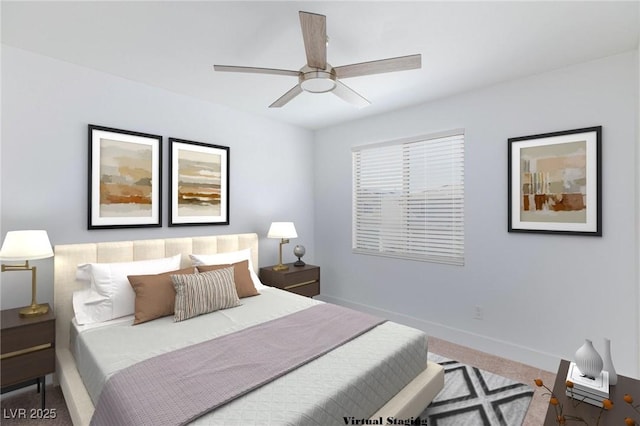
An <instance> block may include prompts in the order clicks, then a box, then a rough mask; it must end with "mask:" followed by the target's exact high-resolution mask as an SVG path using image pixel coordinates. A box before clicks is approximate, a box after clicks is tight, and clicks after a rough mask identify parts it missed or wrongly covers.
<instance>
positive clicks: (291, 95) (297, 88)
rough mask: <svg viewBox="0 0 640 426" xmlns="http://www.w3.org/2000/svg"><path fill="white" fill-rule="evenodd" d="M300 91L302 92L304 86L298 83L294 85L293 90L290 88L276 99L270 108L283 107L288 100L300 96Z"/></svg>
mask: <svg viewBox="0 0 640 426" xmlns="http://www.w3.org/2000/svg"><path fill="white" fill-rule="evenodd" d="M300 93H302V87H300V85H299V84H296V85H295V86H293V88H292V89H291V90H289V91H288V92H287V93H285V94H284V95H282V96H280V98H278V100H276V101H275V102H274V103H272V104H271V105H269V108H280V107H283V106H284V105H285V104H286V103H287V102H289V101H290V100H292V99H293V98H295V97H296V96H298V95H299V94H300Z"/></svg>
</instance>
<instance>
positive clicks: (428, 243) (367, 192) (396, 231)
mask: <svg viewBox="0 0 640 426" xmlns="http://www.w3.org/2000/svg"><path fill="white" fill-rule="evenodd" d="M352 161H353V212H352V215H353V216H352V221H353V251H354V252H355V253H361V254H373V255H382V256H392V257H401V258H407V259H415V260H424V261H430V262H438V263H448V264H454V265H464V131H463V130H456V131H452V132H447V133H443V134H438V135H430V136H422V137H418V138H412V139H405V140H400V141H391V142H384V143H379V144H373V145H364V146H358V147H354V148H353V149H352Z"/></svg>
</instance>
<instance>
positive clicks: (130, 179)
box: [87, 124, 162, 230]
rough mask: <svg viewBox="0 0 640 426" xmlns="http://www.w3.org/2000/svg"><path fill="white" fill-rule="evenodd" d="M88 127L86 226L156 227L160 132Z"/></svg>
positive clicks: (159, 217)
mask: <svg viewBox="0 0 640 426" xmlns="http://www.w3.org/2000/svg"><path fill="white" fill-rule="evenodd" d="M88 130H89V134H88V141H89V162H88V163H89V164H88V166H89V167H88V179H87V180H88V209H87V212H88V229H90V230H91V229H116V228H142V227H160V226H162V136H159V135H152V134H148V133H141V132H135V131H130V130H122V129H115V128H112V127H105V126H98V125H94V124H89V125H88Z"/></svg>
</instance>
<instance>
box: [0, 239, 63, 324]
mask: <svg viewBox="0 0 640 426" xmlns="http://www.w3.org/2000/svg"><path fill="white" fill-rule="evenodd" d="M47 257H53V250H52V249H51V243H50V242H49V236H48V235H47V231H9V232H7V235H6V236H5V237H4V242H3V243H2V248H0V260H9V261H18V260H24V264H23V265H5V264H4V263H3V264H2V272H6V271H31V306H27V307H25V308H23V309H21V310H20V316H21V317H34V316H38V315H44V314H46V313H47V312H48V311H49V307H48V306H47V305H39V304H37V303H36V267H35V266H29V261H30V260H36V259H46V258H47Z"/></svg>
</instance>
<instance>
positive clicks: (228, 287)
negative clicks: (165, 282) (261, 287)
mask: <svg viewBox="0 0 640 426" xmlns="http://www.w3.org/2000/svg"><path fill="white" fill-rule="evenodd" d="M171 281H173V287H174V288H175V289H176V305H175V309H174V314H173V320H174V321H175V322H178V321H184V320H186V319H189V318H193V317H195V316H198V315H202V314H206V313H209V312H213V311H217V310H219V309H227V308H233V307H234V306H238V305H239V304H240V299H239V298H238V292H237V291H236V285H235V282H234V279H233V266H231V267H229V268H224V269H217V270H215V271H210V272H203V273H201V274H188V275H171Z"/></svg>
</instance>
